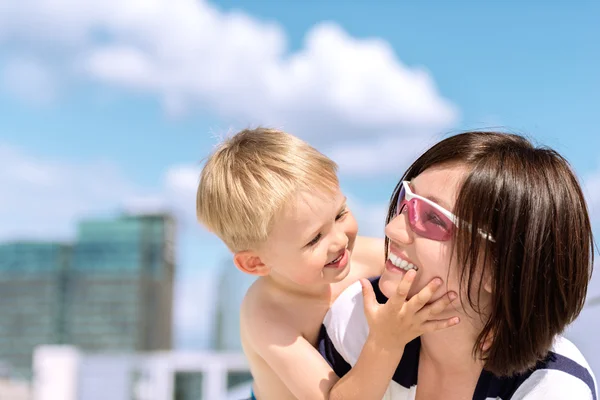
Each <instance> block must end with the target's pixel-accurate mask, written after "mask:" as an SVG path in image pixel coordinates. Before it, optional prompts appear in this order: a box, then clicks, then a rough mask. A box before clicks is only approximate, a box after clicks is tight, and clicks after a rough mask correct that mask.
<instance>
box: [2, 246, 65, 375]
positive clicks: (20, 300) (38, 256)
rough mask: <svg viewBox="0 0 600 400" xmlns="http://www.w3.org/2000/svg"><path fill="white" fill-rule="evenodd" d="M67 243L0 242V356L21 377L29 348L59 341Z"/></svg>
mask: <svg viewBox="0 0 600 400" xmlns="http://www.w3.org/2000/svg"><path fill="white" fill-rule="evenodd" d="M69 254H70V247H69V246H68V245H64V244H61V243H40V242H20V243H6V244H1V245H0V293H1V294H2V299H1V301H0V361H1V362H2V363H3V365H4V366H5V369H6V370H7V371H6V374H7V375H10V376H13V377H15V378H21V379H23V378H25V379H27V378H28V377H29V375H30V366H31V355H32V351H33V348H34V347H35V346H36V345H38V344H40V343H53V344H58V343H61V342H62V341H63V340H64V338H63V336H62V322H61V321H63V320H64V308H63V307H62V296H63V292H64V282H65V281H64V275H65V271H66V270H67V268H68V262H69Z"/></svg>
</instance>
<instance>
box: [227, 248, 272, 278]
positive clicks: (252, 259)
mask: <svg viewBox="0 0 600 400" xmlns="http://www.w3.org/2000/svg"><path fill="white" fill-rule="evenodd" d="M233 263H234V264H235V266H236V267H238V269H239V270H240V271H242V272H244V273H246V274H250V275H256V276H265V275H268V274H269V267H267V266H266V265H265V264H264V263H263V262H262V260H261V259H260V257H259V256H258V254H256V253H255V252H253V251H252V250H244V251H239V252H237V253H235V254H234V255H233Z"/></svg>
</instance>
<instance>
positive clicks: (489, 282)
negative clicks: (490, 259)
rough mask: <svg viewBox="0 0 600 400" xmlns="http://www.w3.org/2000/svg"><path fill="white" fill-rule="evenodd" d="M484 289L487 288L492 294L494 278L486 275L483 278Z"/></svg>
mask: <svg viewBox="0 0 600 400" xmlns="http://www.w3.org/2000/svg"><path fill="white" fill-rule="evenodd" d="M483 290H485V291H486V292H487V293H488V294H492V278H491V277H489V276H488V277H485V279H484V280H483Z"/></svg>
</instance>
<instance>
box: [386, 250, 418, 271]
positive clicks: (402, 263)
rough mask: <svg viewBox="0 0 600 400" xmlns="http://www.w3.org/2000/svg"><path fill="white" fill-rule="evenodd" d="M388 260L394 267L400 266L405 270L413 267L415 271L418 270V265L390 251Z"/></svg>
mask: <svg viewBox="0 0 600 400" xmlns="http://www.w3.org/2000/svg"><path fill="white" fill-rule="evenodd" d="M388 260H390V261H391V262H392V264H394V266H395V267H398V268H401V269H403V270H405V271H408V270H410V269H414V270H415V271H418V270H419V267H417V266H416V265H415V264H413V263H409V262H408V261H406V260H403V259H401V258H400V257H398V256H396V255H394V254H392V253H390V254H389V255H388Z"/></svg>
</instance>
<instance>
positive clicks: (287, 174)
mask: <svg viewBox="0 0 600 400" xmlns="http://www.w3.org/2000/svg"><path fill="white" fill-rule="evenodd" d="M338 187H339V181H338V178H337V165H336V163H335V162H333V161H332V160H331V159H329V158H328V157H326V156H325V155H323V154H322V153H320V152H319V151H317V150H316V149H315V148H313V147H312V146H310V145H309V144H308V143H306V142H304V141H303V140H301V139H299V138H297V137H295V136H293V135H290V134H288V133H285V132H282V131H279V130H275V129H266V128H256V129H245V130H243V131H241V132H239V133H237V134H236V135H234V136H232V137H231V138H229V139H226V140H225V141H223V143H221V144H220V145H219V146H218V147H217V149H216V150H215V151H214V152H213V153H212V154H211V155H210V157H209V158H208V160H207V162H206V164H205V166H204V168H203V169H202V173H201V175H200V183H199V185H198V192H197V195H196V215H197V217H198V221H199V222H200V223H202V224H203V225H204V226H206V228H207V229H208V230H210V231H211V232H213V233H214V234H216V235H217V236H219V238H220V239H221V240H222V241H223V242H224V243H225V244H226V245H227V247H229V249H230V250H231V251H233V252H238V251H242V250H248V249H251V248H255V247H256V246H259V245H260V244H262V243H263V242H264V241H266V239H267V237H268V235H269V233H270V231H271V228H272V226H273V220H274V218H275V217H276V216H277V215H278V214H279V213H280V212H282V210H283V209H284V208H285V206H286V205H287V204H288V203H289V202H290V201H291V199H292V198H293V196H295V195H296V194H298V193H299V192H302V191H309V192H311V193H313V194H314V193H324V194H326V195H333V194H334V193H335V192H336V191H337V189H338Z"/></svg>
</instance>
